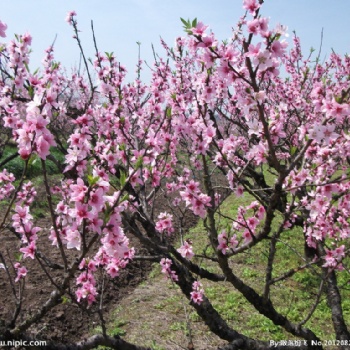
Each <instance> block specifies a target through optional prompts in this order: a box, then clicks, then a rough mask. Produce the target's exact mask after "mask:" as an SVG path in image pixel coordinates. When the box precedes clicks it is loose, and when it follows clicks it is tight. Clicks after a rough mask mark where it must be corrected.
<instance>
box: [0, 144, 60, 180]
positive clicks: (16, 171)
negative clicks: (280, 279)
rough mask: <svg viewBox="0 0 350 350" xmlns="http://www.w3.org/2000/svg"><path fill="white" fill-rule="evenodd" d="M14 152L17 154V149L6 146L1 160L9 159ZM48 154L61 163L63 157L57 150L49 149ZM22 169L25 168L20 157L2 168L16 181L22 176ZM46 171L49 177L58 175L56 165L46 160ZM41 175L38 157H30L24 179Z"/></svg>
mask: <svg viewBox="0 0 350 350" xmlns="http://www.w3.org/2000/svg"><path fill="white" fill-rule="evenodd" d="M16 152H17V148H16V147H15V146H6V147H5V150H4V153H3V156H2V160H3V159H6V158H7V157H9V156H10V155H12V154H14V153H16ZM50 152H51V154H52V155H53V156H54V157H55V158H56V159H57V160H58V161H59V162H61V163H63V161H64V155H63V154H62V153H61V152H59V151H58V149H57V148H55V147H51V149H50ZM24 167H25V161H24V160H23V159H22V158H21V157H20V156H17V157H16V158H15V159H12V160H11V161H10V162H9V163H7V164H6V165H5V166H4V168H6V169H7V170H8V171H9V172H11V173H12V174H13V175H14V176H15V177H16V179H19V178H20V177H21V176H22V174H23V170H24ZM46 169H47V173H48V174H49V175H53V174H58V173H60V171H59V169H58V168H57V166H56V164H55V163H54V162H52V161H51V160H48V159H47V160H46ZM0 170H1V169H0ZM41 174H42V167H41V160H40V158H39V157H38V156H36V155H32V157H31V158H30V160H29V163H28V169H27V173H26V177H27V178H28V179H31V178H34V177H37V176H39V175H41Z"/></svg>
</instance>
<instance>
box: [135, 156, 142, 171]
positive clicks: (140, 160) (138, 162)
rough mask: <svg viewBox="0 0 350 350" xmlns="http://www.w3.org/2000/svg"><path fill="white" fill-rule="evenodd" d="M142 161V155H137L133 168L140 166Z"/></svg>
mask: <svg viewBox="0 0 350 350" xmlns="http://www.w3.org/2000/svg"><path fill="white" fill-rule="evenodd" d="M142 163H143V157H142V156H139V157H138V158H137V161H136V163H135V169H136V170H137V169H139V168H141V166H142Z"/></svg>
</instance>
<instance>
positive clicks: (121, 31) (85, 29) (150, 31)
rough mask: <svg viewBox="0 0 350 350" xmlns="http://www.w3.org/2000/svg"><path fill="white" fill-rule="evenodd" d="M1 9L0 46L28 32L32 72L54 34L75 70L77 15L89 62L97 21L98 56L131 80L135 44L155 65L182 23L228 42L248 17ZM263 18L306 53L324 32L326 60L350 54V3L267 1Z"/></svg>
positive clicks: (210, 7)
mask: <svg viewBox="0 0 350 350" xmlns="http://www.w3.org/2000/svg"><path fill="white" fill-rule="evenodd" d="M0 4H1V11H0V19H1V20H2V21H3V22H5V23H6V24H7V25H8V30H7V38H6V39H5V40H1V41H6V40H8V39H10V38H12V37H13V34H14V33H18V34H22V33H24V32H26V31H29V32H30V33H31V34H32V36H33V45H32V49H33V54H32V62H31V67H32V69H35V68H37V67H38V66H39V65H40V61H41V59H42V58H43V52H44V50H45V48H47V47H48V46H49V45H50V44H51V43H52V42H53V40H54V38H55V36H56V34H57V40H56V43H55V57H56V60H58V61H61V62H62V63H63V65H64V66H65V67H67V68H70V67H71V66H74V65H76V64H77V62H78V61H79V50H78V47H77V45H76V43H75V42H74V40H73V39H72V35H73V32H72V28H71V27H70V26H69V25H68V24H67V23H66V22H65V17H66V14H67V12H68V11H70V10H75V11H76V12H77V14H78V17H77V18H78V23H79V27H80V29H81V30H82V32H81V38H82V41H83V45H84V47H85V48H86V53H87V56H90V57H92V56H93V54H94V50H93V42H92V35H91V29H90V21H91V20H93V21H94V27H95V34H96V38H97V42H98V47H99V50H100V51H108V52H111V51H113V52H114V53H115V54H116V55H117V58H118V60H120V61H121V63H122V64H124V65H125V66H126V67H127V69H128V71H129V72H130V73H129V77H130V78H133V77H135V74H134V71H135V64H136V62H137V52H138V46H137V44H136V42H137V41H139V42H141V58H143V59H145V60H146V61H148V62H152V50H151V44H152V43H153V44H154V46H155V48H156V51H157V52H158V53H159V54H160V55H162V54H163V51H162V48H161V46H160V45H159V37H160V36H162V37H163V38H164V39H165V41H166V42H167V43H168V44H169V45H170V46H171V45H173V43H174V39H175V38H176V37H177V36H181V35H183V30H182V24H181V22H180V17H184V18H186V19H187V18H190V19H193V18H195V17H197V18H198V20H201V21H202V22H204V23H205V24H208V25H209V26H210V28H211V29H212V30H213V32H214V33H215V34H216V35H217V37H218V38H219V39H225V38H228V37H230V35H231V28H232V26H234V24H235V23H236V21H237V19H238V18H239V17H240V16H241V15H242V14H243V13H244V12H243V8H242V1H241V0H216V1H215V2H214V1H212V0H176V1H170V0H84V1H77V0H76V1H53V0H26V1H25V0H16V1H5V0H2V1H1V0H0ZM335 4H336V5H335ZM261 13H262V14H263V15H264V16H266V17H270V23H272V24H276V23H281V24H283V25H286V26H288V28H289V33H290V35H291V34H292V31H293V30H295V31H296V32H297V34H298V35H299V36H300V37H301V42H302V47H303V50H304V52H308V50H309V48H310V47H315V48H317V49H318V48H319V44H320V38H321V30H322V28H323V32H324V35H323V50H322V53H323V56H322V57H325V56H327V55H328V54H329V53H330V51H331V48H333V49H334V50H335V51H336V52H339V53H342V54H344V53H347V52H350V21H349V18H348V17H349V15H350V1H348V0H337V1H336V2H334V1H330V0H322V1H320V0H265V4H264V5H263V9H262V12H261ZM0 39H2V38H0ZM146 74H147V73H146Z"/></svg>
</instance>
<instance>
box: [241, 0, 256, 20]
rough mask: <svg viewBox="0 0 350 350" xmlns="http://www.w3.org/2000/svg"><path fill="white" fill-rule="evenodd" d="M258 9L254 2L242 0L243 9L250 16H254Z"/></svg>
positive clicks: (252, 0) (254, 0)
mask: <svg viewBox="0 0 350 350" xmlns="http://www.w3.org/2000/svg"><path fill="white" fill-rule="evenodd" d="M259 7H260V5H259V4H258V3H257V1H256V0H244V1H243V8H244V9H246V10H248V11H249V12H250V14H251V15H253V16H255V11H256V10H257V9H258V8H259Z"/></svg>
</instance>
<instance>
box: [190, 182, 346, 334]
mask: <svg viewBox="0 0 350 350" xmlns="http://www.w3.org/2000/svg"><path fill="white" fill-rule="evenodd" d="M270 183H271V179H270ZM251 201H252V197H251V196H250V195H247V194H245V195H244V196H242V197H241V198H235V197H233V196H232V197H229V198H228V199H227V200H226V201H225V202H224V203H223V205H222V207H221V213H223V214H225V215H226V216H230V217H235V213H236V212H237V209H238V207H239V206H241V205H242V206H246V205H247V204H249V203H250V202H251ZM216 219H217V222H218V223H219V227H222V228H225V227H227V226H229V225H230V223H229V222H228V219H225V218H224V219H223V218H219V217H218V216H217V217H216ZM280 222H281V217H279V216H278V215H277V216H276V218H275V219H274V221H273V224H272V230H271V231H272V232H275V231H276V230H277V229H278V227H279V224H280ZM186 238H191V239H192V241H193V246H194V251H195V253H196V254H203V251H206V252H207V254H208V255H210V252H213V249H212V248H211V247H210V248H208V247H207V243H206V242H207V234H206V232H205V228H204V225H203V221H200V222H199V223H198V225H197V226H196V227H195V228H193V229H192V230H191V231H190V233H189V234H188V237H186ZM280 240H281V241H280V242H278V243H277V245H276V248H277V253H276V256H275V264H274V269H273V277H278V276H281V275H282V274H284V273H285V272H287V271H289V270H290V269H291V268H296V267H298V266H299V265H302V264H304V263H305V262H304V261H303V260H302V258H303V256H304V237H303V233H302V229H301V228H293V229H291V230H286V231H284V232H283V233H282V234H281V237H280ZM269 245H270V240H268V239H267V240H263V241H262V242H260V243H258V244H257V245H256V246H255V247H253V248H252V249H251V250H248V251H246V252H244V253H242V254H238V255H236V256H234V257H232V259H231V262H230V266H231V267H232V269H233V272H234V273H235V274H236V275H237V276H238V277H239V278H241V279H242V280H243V281H244V282H245V283H246V284H248V285H249V286H251V287H253V288H254V289H255V290H256V291H257V292H258V293H260V294H261V293H262V292H263V290H264V281H265V269H266V264H267V256H268V252H269ZM196 262H197V263H201V265H202V266H203V267H205V268H207V269H208V270H210V271H213V272H218V273H220V270H219V268H218V267H217V266H216V265H215V264H214V263H212V262H211V261H210V260H205V259H202V260H200V259H197V260H196ZM317 273H319V274H321V269H320V267H318V266H315V267H314V269H304V270H301V271H299V272H297V273H296V274H295V275H293V276H292V277H290V278H289V279H286V280H284V281H281V282H278V283H276V284H275V285H274V286H272V287H271V291H270V298H271V300H272V302H273V304H274V306H275V307H276V309H277V311H278V312H280V313H281V314H282V315H286V316H287V317H288V318H289V319H290V320H291V321H292V322H294V323H298V322H301V321H302V320H303V319H304V318H305V317H306V316H307V314H308V313H309V310H310V308H311V307H312V305H313V302H314V300H315V296H316V295H317V292H318V289H319V285H320V278H319V276H317ZM348 280H349V275H348V274H347V273H338V281H339V285H344V286H346V285H347V283H348ZM202 282H203V284H204V286H205V294H206V296H207V297H208V298H209V300H210V301H211V302H212V304H213V305H214V307H215V308H216V309H217V311H218V312H219V313H220V314H221V315H222V317H223V318H224V319H225V320H226V321H227V322H228V323H229V324H230V325H231V326H232V327H233V328H234V329H235V330H237V331H238V332H241V333H243V334H245V335H246V336H249V337H253V338H258V339H261V340H269V339H275V340H283V339H293V336H292V335H291V334H289V333H287V332H286V331H284V329H282V328H281V327H279V326H276V325H274V324H273V323H272V322H271V321H270V320H269V319H267V318H266V317H264V316H263V315H261V314H259V313H258V312H257V311H256V310H255V309H254V308H253V307H252V306H251V305H250V304H249V303H248V302H247V301H246V300H245V299H244V297H243V296H242V295H241V294H240V293H239V292H238V291H237V290H235V289H234V288H233V286H232V285H230V284H229V283H211V282H206V281H202ZM342 296H343V308H344V317H345V320H346V322H347V323H350V301H349V296H350V293H349V289H346V288H343V289H342ZM331 324H332V320H331V315H330V309H329V307H328V305H327V301H326V296H325V294H323V295H322V296H321V301H320V303H319V305H318V306H317V308H316V310H315V312H314V314H313V316H312V317H311V319H310V320H309V321H307V323H306V324H305V327H308V328H310V329H311V330H312V331H314V332H315V333H316V335H317V336H319V337H320V338H321V339H333V338H334V332H333V328H332V326H330V325H331Z"/></svg>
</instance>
